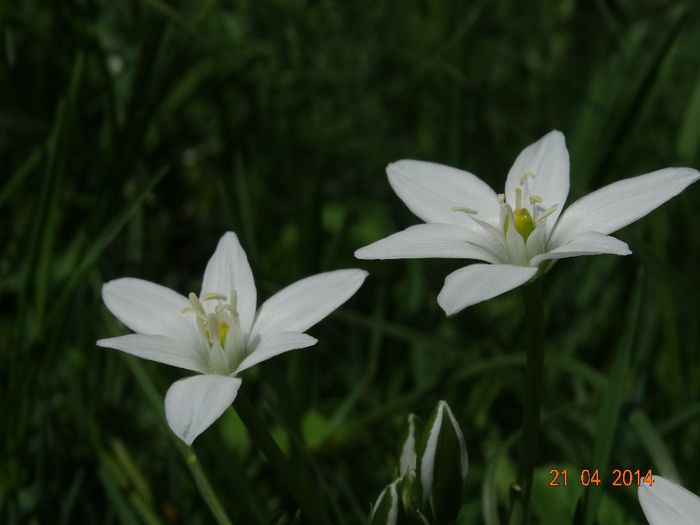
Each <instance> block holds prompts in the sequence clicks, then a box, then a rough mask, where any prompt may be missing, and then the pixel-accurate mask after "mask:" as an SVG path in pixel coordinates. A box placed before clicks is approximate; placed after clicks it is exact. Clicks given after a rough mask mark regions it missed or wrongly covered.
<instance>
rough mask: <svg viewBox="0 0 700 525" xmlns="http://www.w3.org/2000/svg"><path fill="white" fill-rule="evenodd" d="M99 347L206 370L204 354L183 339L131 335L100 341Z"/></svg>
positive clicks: (160, 361)
mask: <svg viewBox="0 0 700 525" xmlns="http://www.w3.org/2000/svg"><path fill="white" fill-rule="evenodd" d="M97 346H101V347H104V348H114V349H116V350H121V351H122V352H126V353H127V354H131V355H135V356H136V357H141V358H143V359H150V360H151V361H157V362H158V363H164V364H166V365H171V366H177V367H180V368H185V369H187V370H193V371H194V372H204V371H205V370H206V364H205V360H204V358H203V355H202V353H201V352H200V350H199V349H198V348H196V347H193V346H191V345H189V344H187V343H186V342H185V341H183V340H181V339H174V338H171V337H165V336H162V335H142V334H129V335H123V336H121V337H112V338H110V339H100V340H99V341H97Z"/></svg>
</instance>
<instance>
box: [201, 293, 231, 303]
mask: <svg viewBox="0 0 700 525" xmlns="http://www.w3.org/2000/svg"><path fill="white" fill-rule="evenodd" d="M202 299H204V300H205V301H225V300H226V296H225V295H224V294H222V293H209V292H207V293H205V294H203V295H202Z"/></svg>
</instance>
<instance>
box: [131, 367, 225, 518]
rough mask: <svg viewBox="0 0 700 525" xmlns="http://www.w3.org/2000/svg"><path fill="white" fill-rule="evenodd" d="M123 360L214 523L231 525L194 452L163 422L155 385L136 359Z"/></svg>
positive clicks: (161, 405)
mask: <svg viewBox="0 0 700 525" xmlns="http://www.w3.org/2000/svg"><path fill="white" fill-rule="evenodd" d="M125 360H126V362H127V365H128V366H129V369H130V370H131V372H132V373H133V375H134V377H135V378H136V381H137V383H138V384H139V386H140V387H141V389H142V390H143V392H144V394H145V395H146V398H147V399H148V401H149V402H150V404H151V405H152V408H153V410H156V411H157V412H158V413H159V414H160V416H161V421H162V424H163V426H164V427H165V428H167V429H168V434H169V435H170V436H171V437H172V440H173V442H174V443H175V446H176V447H177V450H178V452H179V453H180V456H181V457H182V459H183V461H184V462H185V465H187V468H188V469H189V471H190V474H192V477H193V478H194V481H195V484H196V485H197V490H198V491H199V494H200V496H202V499H203V500H204V502H205V503H206V504H207V506H208V507H209V510H210V511H211V513H212V516H214V519H215V521H216V523H218V524H219V525H232V522H231V519H230V518H229V517H228V515H227V514H226V511H225V510H224V507H223V505H222V504H221V501H220V500H219V497H218V496H217V495H216V492H215V491H214V488H213V487H212V485H211V483H210V482H209V479H208V478H207V475H206V474H205V472H204V469H202V466H201V465H200V463H199V460H198V459H197V455H196V454H195V452H194V450H193V449H191V448H190V447H188V446H187V445H185V444H184V443H183V442H182V441H180V440H179V439H178V438H177V437H176V436H175V435H174V434H173V433H172V432H170V429H169V427H168V424H167V422H166V421H165V412H164V409H163V401H162V399H161V396H160V395H159V394H158V391H157V390H156V387H155V385H154V384H153V382H152V381H151V378H150V377H149V376H148V374H147V373H146V371H145V370H144V369H143V365H142V364H141V363H140V362H139V361H138V359H134V358H130V357H125Z"/></svg>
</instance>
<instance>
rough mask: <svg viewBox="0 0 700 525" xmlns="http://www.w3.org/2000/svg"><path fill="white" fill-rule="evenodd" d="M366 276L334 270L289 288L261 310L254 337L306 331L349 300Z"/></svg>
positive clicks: (352, 270) (256, 320)
mask: <svg viewBox="0 0 700 525" xmlns="http://www.w3.org/2000/svg"><path fill="white" fill-rule="evenodd" d="M367 275H368V274H367V272H366V271H364V270H357V269H347V270H335V271H332V272H325V273H319V274H317V275H312V276H311V277H307V278H305V279H301V280H300V281H297V282H295V283H293V284H290V285H289V286H287V287H286V288H283V289H282V290H280V291H279V292H277V293H276V294H275V295H273V296H272V297H270V298H269V299H268V300H267V301H265V302H264V303H263V305H262V306H261V307H260V309H259V310H258V315H257V317H256V319H255V323H254V325H253V329H252V331H251V337H255V336H259V335H264V334H266V333H268V332H270V333H272V332H304V331H306V330H307V329H309V328H310V327H312V326H313V325H315V324H316V323H318V322H319V321H320V320H321V319H323V318H324V317H326V316H327V315H328V314H330V313H331V312H332V311H333V310H335V309H336V308H338V307H339V306H340V305H341V304H343V303H344V302H345V301H347V300H348V299H350V297H352V296H353V294H354V293H355V292H356V291H357V290H358V288H359V287H360V286H362V283H363V282H364V280H365V278H366V277H367Z"/></svg>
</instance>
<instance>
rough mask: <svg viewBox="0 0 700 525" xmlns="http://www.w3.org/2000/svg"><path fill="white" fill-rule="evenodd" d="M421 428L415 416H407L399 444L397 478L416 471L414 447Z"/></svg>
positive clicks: (421, 425) (419, 421) (421, 423)
mask: <svg viewBox="0 0 700 525" xmlns="http://www.w3.org/2000/svg"><path fill="white" fill-rule="evenodd" d="M422 427H423V422H422V421H421V420H420V418H419V417H418V416H417V415H415V414H409V415H408V417H407V418H406V422H405V423H404V425H403V431H402V432H401V441H400V442H399V476H403V475H404V474H407V473H408V472H410V471H412V470H414V471H415V470H416V457H417V456H416V447H417V445H418V437H419V436H420V433H421V430H422Z"/></svg>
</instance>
